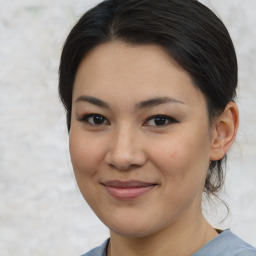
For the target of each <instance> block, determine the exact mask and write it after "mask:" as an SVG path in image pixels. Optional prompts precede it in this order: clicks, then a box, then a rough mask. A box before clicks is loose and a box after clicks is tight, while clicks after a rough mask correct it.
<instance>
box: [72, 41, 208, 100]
mask: <svg viewBox="0 0 256 256" xmlns="http://www.w3.org/2000/svg"><path fill="white" fill-rule="evenodd" d="M80 94H87V95H90V96H94V95H93V94H97V96H98V97H101V98H103V99H104V98H106V97H110V98H111V97H113V96H114V97H115V98H116V97H117V96H120V97H121V98H122V97H124V98H125V99H129V101H132V100H133V99H134V100H137V101H140V100H144V99H145V98H152V97H158V96H159V97H162V96H169V97H175V98H179V99H180V100H182V101H185V102H191V101H193V100H198V99H197V98H198V97H201V98H202V97H203V95H202V93H201V92H200V91H199V89H197V88H196V87H195V86H194V84H193V82H192V79H191V77H190V75H189V74H188V73H187V72H186V71H185V70H184V69H183V68H182V67H180V66H179V65H178V63H177V62H176V61H175V60H174V59H172V58H171V57H170V56H169V55H168V54H167V53H166V52H165V51H164V50H163V49H162V48H161V47H160V46H157V45H128V44H125V43H123V42H110V43H105V44H102V45H100V46H98V47H96V48H94V49H93V50H92V51H91V52H89V53H88V54H87V55H86V56H85V58H84V59H83V60H82V62H81V64H80V65H79V68H78V71H77V74H76V79H75V83H74V97H79V96H80ZM91 94H92V95H91ZM193 95H194V97H191V96H193ZM203 98H204V97H203Z"/></svg>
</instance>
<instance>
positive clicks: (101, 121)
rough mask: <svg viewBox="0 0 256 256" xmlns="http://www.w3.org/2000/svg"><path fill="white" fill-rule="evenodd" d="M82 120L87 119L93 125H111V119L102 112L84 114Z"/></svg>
mask: <svg viewBox="0 0 256 256" xmlns="http://www.w3.org/2000/svg"><path fill="white" fill-rule="evenodd" d="M80 121H85V122H87V123H89V124H91V125H109V121H108V120H107V119H106V118H105V117H104V116H102V115H100V114H89V115H85V116H83V117H82V118H81V119H80Z"/></svg>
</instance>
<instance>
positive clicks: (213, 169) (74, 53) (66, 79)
mask: <svg viewBox="0 0 256 256" xmlns="http://www.w3.org/2000/svg"><path fill="white" fill-rule="evenodd" d="M111 41H122V42H125V43H127V44H132V45H148V44H154V45H158V46H161V47H162V48H163V49H164V50H165V51H166V53H167V54H169V56H170V57H172V58H173V59H174V60H176V61H177V62H178V63H179V65H180V66H181V67H182V68H183V69H185V70H186V71H187V72H188V74H189V75H190V76H191V78H192V80H193V83H194V85H195V86H196V87H197V88H199V89H200V91H201V92H202V93H203V94H204V96H205V98H206V101H207V109H208V116H209V121H210V123H211V122H212V121H213V120H214V118H215V117H217V116H218V115H219V114H221V113H222V112H223V111H224V109H225V107H226V105H227V103H228V102H229V101H233V100H234V98H235V96H236V87H237V59H236V54H235V50H234V46H233V43H232V40H231V38H230V35H229V33H228V31H227V29H226V27H225V26H224V24H223V23H222V21H221V20H220V19H219V18H218V17H217V16H216V15H215V14H214V13H213V12H212V11H211V10H210V9H208V8H207V7H206V6H204V5H202V4H201V3H200V2H198V1H196V0H105V1H103V2H101V3H100V4H98V5H97V6H96V7H94V8H92V9H90V10H89V11H88V12H86V13H85V14H84V15H83V16H82V17H81V18H80V20H79V21H78V22H77V24H76V25H75V26H74V27H73V29H72V30H71V32H70V34H69V35H68V37H67V39H66V42H65V44H64V47H63V51H62V55H61V62H60V67H59V94H60V98H61V100H62V102H63V104H64V106H65V108H66V117H67V127H68V130H69V129H70V123H71V110H72V91H73V84H74V79H75V76H76V72H77V69H78V66H79V64H80V62H81V60H82V59H83V58H84V57H85V56H86V54H87V53H88V52H90V51H91V50H92V49H94V48H95V47H97V46H98V45H100V44H103V43H107V42H111ZM198 132H200V131H198ZM225 160H226V156H225V157H224V158H223V159H220V160H218V161H212V162H211V163H210V166H209V172H208V175H207V178H206V181H205V188H204V191H205V192H206V193H207V194H208V195H211V194H213V195H216V193H217V192H218V191H219V190H220V189H221V187H222V185H223V181H224V171H223V165H224V162H225Z"/></svg>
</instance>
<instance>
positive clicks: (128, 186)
mask: <svg viewBox="0 0 256 256" xmlns="http://www.w3.org/2000/svg"><path fill="white" fill-rule="evenodd" d="M102 184H103V185H104V187H105V189H106V190H107V192H108V193H109V194H110V195H111V196H113V197H115V198H117V199H119V200H129V199H135V198H137V197H140V196H142V195H144V194H145V193H147V192H149V191H150V190H152V189H153V188H154V187H155V186H156V185H157V184H153V183H147V182H141V181H127V182H123V181H108V182H104V183H102Z"/></svg>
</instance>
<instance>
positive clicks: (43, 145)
mask: <svg viewBox="0 0 256 256" xmlns="http://www.w3.org/2000/svg"><path fill="white" fill-rule="evenodd" d="M97 2H99V1H98V0H97V1H92V0H55V1H53V0H22V1H21V0H10V1H4V0H0V252H1V255H14V256H18V255H37V256H40V255H48V256H51V255H64V256H65V255H80V254H82V253H84V252H86V251H87V250H88V249H90V248H92V247H94V246H96V245H98V244H100V243H101V242H103V241H104V239H106V238H107V237H108V230H107V228H106V227H104V225H103V224H102V223H101V222H100V221H99V220H98V219H97V217H95V215H94V214H93V213H92V211H91V210H90V209H89V207H88V206H87V204H86V202H85V201H84V199H83V198H82V196H81V195H80V192H79V189H78V187H77V185H76V183H75V179H74V175H73V171H72V167H71V164H70V159H69V154H68V135H67V130H66V125H65V114H64V109H63V107H62V106H61V104H60V100H59V98H58V94H57V86H58V64H59V58H60V54H61V48H62V45H63V42H64V40H65V38H66V36H67V34H68V32H69V31H70V29H71V27H72V26H73V25H74V24H75V22H76V21H77V20H78V18H79V17H80V16H81V14H82V13H83V12H84V11H85V10H87V9H88V8H89V7H92V6H94V5H95V4H96V3H97ZM203 2H204V3H206V4H207V5H208V6H209V7H210V8H211V9H212V10H214V12H215V13H217V14H218V15H219V16H220V17H221V19H222V20H223V21H224V23H225V24H226V26H227V28H228V29H229V31H230V34H231V36H232V38H233V41H234V44H235V47H236V51H237V56H238V61H239V90H238V100H237V103H238V105H239V107H240V117H241V124H240V130H239V133H238V136H237V142H236V143H235V145H234V146H233V148H232V150H231V151H230V153H229V160H228V167H227V177H226V189H225V191H224V192H223V193H222V198H224V199H225V201H226V202H227V203H228V204H229V207H230V209H231V212H230V214H229V216H228V217H227V218H226V219H225V220H224V221H223V222H222V223H220V222H221V220H222V219H223V218H224V217H225V214H226V212H225V208H224V207H223V206H221V204H215V206H214V205H213V206H212V207H209V205H208V204H206V207H205V208H206V209H205V211H206V215H207V218H208V219H209V221H210V222H211V223H212V224H213V225H214V226H215V227H219V228H231V230H232V231H233V232H234V233H236V234H237V235H239V236H240V237H241V238H243V239H244V240H246V241H247V242H249V243H251V244H252V245H254V246H256V214H255V213H256V167H255V159H256V129H255V126H256V101H255V97H256V86H255V81H256V69H255V67H256V29H255V26H256V15H255V10H256V0H225V1H223V0H211V1H206V0H205V1H203Z"/></svg>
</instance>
